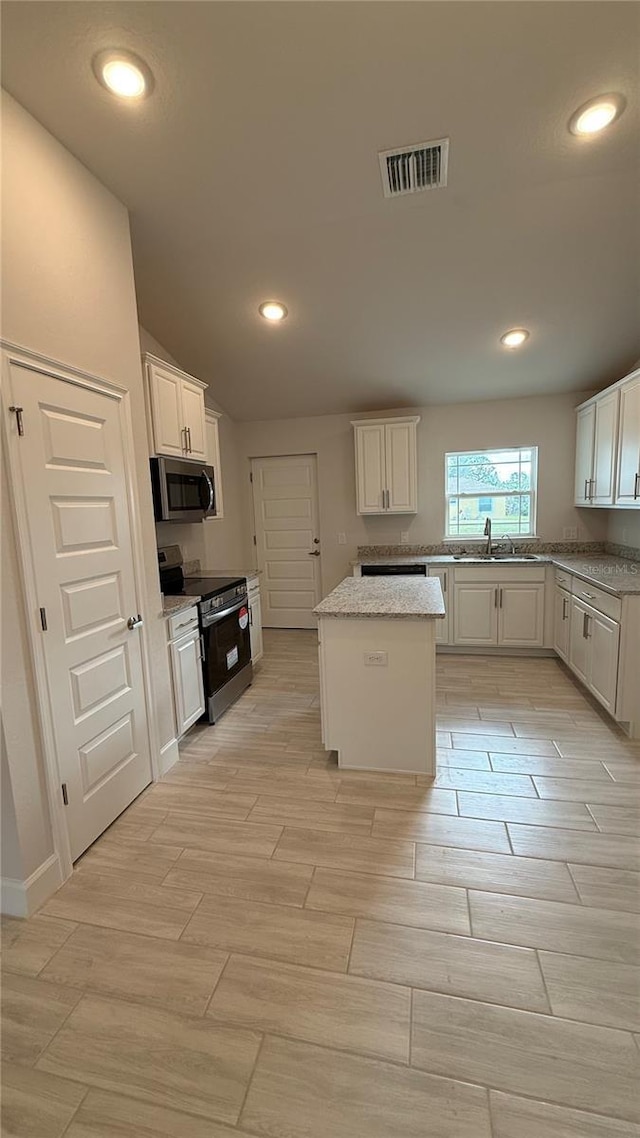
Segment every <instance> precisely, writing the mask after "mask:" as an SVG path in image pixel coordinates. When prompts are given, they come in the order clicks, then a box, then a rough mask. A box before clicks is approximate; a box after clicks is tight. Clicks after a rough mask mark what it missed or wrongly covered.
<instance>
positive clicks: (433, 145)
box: [378, 138, 449, 198]
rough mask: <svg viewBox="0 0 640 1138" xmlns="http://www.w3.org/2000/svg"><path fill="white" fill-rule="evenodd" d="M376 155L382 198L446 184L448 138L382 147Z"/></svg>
mask: <svg viewBox="0 0 640 1138" xmlns="http://www.w3.org/2000/svg"><path fill="white" fill-rule="evenodd" d="M378 157H379V159H380V172H381V174H382V187H383V189H384V196H385V198H397V197H399V196H400V195H401V194H417V193H418V192H419V191H420V190H435V189H438V188H439V187H440V186H446V184H447V164H448V158H449V139H448V138H439V139H438V140H437V142H418V143H416V145H415V146H403V147H400V148H399V149H397V150H382V151H380V153H379V154H378Z"/></svg>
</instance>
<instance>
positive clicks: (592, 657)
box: [569, 597, 620, 713]
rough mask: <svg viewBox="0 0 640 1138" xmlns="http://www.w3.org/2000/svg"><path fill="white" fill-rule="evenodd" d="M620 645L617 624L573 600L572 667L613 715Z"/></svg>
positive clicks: (602, 614) (579, 601)
mask: <svg viewBox="0 0 640 1138" xmlns="http://www.w3.org/2000/svg"><path fill="white" fill-rule="evenodd" d="M619 646H620V625H619V624H618V622H617V621H616V620H612V618H611V617H609V616H605V614H604V613H601V612H598V610H597V609H594V608H592V607H591V606H590V605H588V604H585V602H584V601H581V600H578V599H577V598H576V597H572V598H571V637H570V652H569V666H570V667H571V669H572V670H573V671H574V672H575V674H576V675H577V676H578V678H579V679H581V680H582V682H583V683H584V684H585V685H586V687H588V688H589V690H590V691H591V692H593V694H594V695H595V697H596V699H598V700H599V701H600V703H601V704H602V705H603V707H606V709H607V711H610V712H612V713H615V708H616V695H617V690H618V649H619Z"/></svg>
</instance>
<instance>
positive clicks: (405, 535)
mask: <svg viewBox="0 0 640 1138" xmlns="http://www.w3.org/2000/svg"><path fill="white" fill-rule="evenodd" d="M408 541H409V530H407V529H403V530H402V533H401V534H400V544H401V545H407V543H408Z"/></svg>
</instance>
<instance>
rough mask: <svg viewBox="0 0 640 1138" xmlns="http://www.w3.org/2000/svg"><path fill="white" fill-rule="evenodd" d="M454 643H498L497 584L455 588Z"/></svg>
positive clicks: (456, 586)
mask: <svg viewBox="0 0 640 1138" xmlns="http://www.w3.org/2000/svg"><path fill="white" fill-rule="evenodd" d="M453 625H454V637H453V642H454V644H469V645H478V646H481V645H493V644H497V643H498V589H497V586H496V585H493V584H486V585H484V584H481V583H477V584H473V583H472V584H468V585H462V584H459V585H455V587H454V600H453Z"/></svg>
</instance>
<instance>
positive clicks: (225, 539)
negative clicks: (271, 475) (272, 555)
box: [140, 326, 253, 571]
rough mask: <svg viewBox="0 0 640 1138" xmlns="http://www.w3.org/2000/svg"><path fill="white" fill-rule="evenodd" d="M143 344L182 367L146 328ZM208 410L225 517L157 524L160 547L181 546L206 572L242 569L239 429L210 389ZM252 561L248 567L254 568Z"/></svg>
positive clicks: (243, 534) (243, 522)
mask: <svg viewBox="0 0 640 1138" xmlns="http://www.w3.org/2000/svg"><path fill="white" fill-rule="evenodd" d="M140 344H141V347H142V351H143V352H151V353H152V355H154V356H158V357H159V359H161V360H165V361H166V362H167V363H170V364H173V365H174V367H178V368H181V367H182V365H181V364H180V363H179V362H178V360H176V359H175V358H174V357H173V356H172V355H170V353H169V352H168V351H167V350H166V348H164V347H163V345H162V344H160V343H159V342H158V341H157V340H156V339H154V337H153V336H152V335H151V333H150V332H147V330H146V328H143V327H142V326H141V327H140ZM205 402H206V404H207V407H210V408H211V409H212V410H213V411H219V412H220V413H221V417H220V419H219V420H218V432H219V438H220V467H221V470H222V492H223V497H224V517H223V518H210V519H209V520H208V521H206V522H201V523H199V524H197V525H193V524H191V525H178V524H177V523H175V522H159V523H157V524H156V537H157V542H158V545H159V546H161V545H175V544H178V545H179V546H180V548H181V549H182V553H183V556H184V559H185V561H191V560H193V559H194V558H197V559H198V561H199V562H200V564H201V566H202V568H203V569H232V570H234V569H237V570H239V571H240V570H242V569H243V568H244V567H245V564H246V549H245V547H246V532H247V524H246V519H245V518H244V516H243V510H244V508H245V503H244V498H243V494H242V488H241V485H240V483H241V474H240V444H239V439H238V427H237V424H236V423H235V422H234V420H233V419H231V418H230V416H229V415H227V413H226V411H225V410H224V408H223V407H221V406H220V404H219V403H218V402H217V401H216V399H215V393H214V392H213V391H212V389H211V387H209V388H207V390H206V392H205ZM252 566H253V562H251V563H250V564H249V565H247V566H246V568H247V569H250V568H252Z"/></svg>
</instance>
